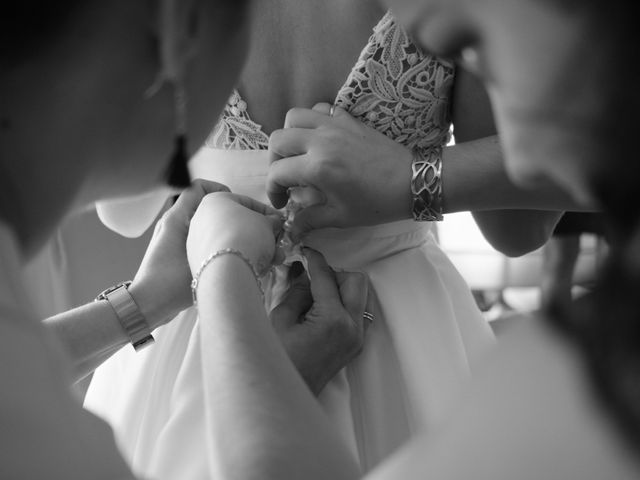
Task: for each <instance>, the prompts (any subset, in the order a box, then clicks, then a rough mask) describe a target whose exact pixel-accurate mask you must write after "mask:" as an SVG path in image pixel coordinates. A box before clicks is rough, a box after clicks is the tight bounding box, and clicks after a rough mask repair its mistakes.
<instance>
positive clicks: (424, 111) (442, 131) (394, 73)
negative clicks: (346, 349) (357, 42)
mask: <svg viewBox="0 0 640 480" xmlns="http://www.w3.org/2000/svg"><path fill="white" fill-rule="evenodd" d="M453 76H454V66H453V63H451V62H447V61H444V60H441V59H437V58H435V57H433V56H431V55H427V54H425V53H424V52H423V51H422V50H421V49H420V48H419V47H418V46H417V45H415V44H414V43H413V42H412V41H411V39H410V37H409V36H408V35H407V34H406V33H405V31H404V30H403V29H402V28H400V26H398V25H397V24H396V22H395V21H394V19H393V17H392V15H391V14H390V13H387V14H386V15H385V16H384V17H383V18H382V20H380V22H379V23H378V25H377V26H376V27H375V29H374V31H373V35H371V38H370V39H369V42H368V43H367V46H366V47H365V49H364V50H363V51H362V53H361V55H360V58H359V59H358V62H357V63H356V65H355V67H354V68H353V70H352V71H351V74H350V75H349V78H348V79H347V81H346V83H345V85H344V87H342V89H341V90H340V92H339V93H338V96H337V99H336V105H339V106H340V107H342V108H344V109H345V110H347V111H348V112H349V113H350V114H351V115H353V116H354V117H357V118H359V119H360V120H361V121H363V122H364V123H366V124H367V125H369V126H371V127H373V128H375V129H376V130H378V131H380V132H382V133H384V134H386V135H387V136H388V137H390V138H392V139H394V140H395V141H397V142H399V143H402V144H403V145H405V146H406V147H408V148H412V149H413V148H427V147H430V146H435V145H439V146H442V145H446V143H448V141H449V138H450V127H451V122H450V114H449V112H450V108H449V96H450V93H451V87H452V85H453Z"/></svg>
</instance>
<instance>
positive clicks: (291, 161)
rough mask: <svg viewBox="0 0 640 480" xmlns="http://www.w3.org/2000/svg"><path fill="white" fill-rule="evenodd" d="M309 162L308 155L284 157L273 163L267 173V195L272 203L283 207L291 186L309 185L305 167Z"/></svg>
mask: <svg viewBox="0 0 640 480" xmlns="http://www.w3.org/2000/svg"><path fill="white" fill-rule="evenodd" d="M307 163H308V158H307V156H306V155H300V156H297V157H289V158H283V159H281V160H278V161H277V162H274V163H272V164H271V168H270V169H269V174H268V175H267V195H268V197H269V200H270V201H271V204H272V205H273V206H274V207H276V208H282V207H284V206H285V205H286V204H287V200H288V199H289V194H288V190H289V187H295V186H298V185H307V181H306V179H305V169H306V166H307Z"/></svg>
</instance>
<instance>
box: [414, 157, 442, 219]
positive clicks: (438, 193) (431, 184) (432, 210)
mask: <svg viewBox="0 0 640 480" xmlns="http://www.w3.org/2000/svg"><path fill="white" fill-rule="evenodd" d="M411 170H412V175H411V195H412V196H413V219H414V220H415V221H417V222H435V221H438V222H439V221H441V220H442V147H431V148H427V149H416V150H415V151H414V152H413V163H412V164H411Z"/></svg>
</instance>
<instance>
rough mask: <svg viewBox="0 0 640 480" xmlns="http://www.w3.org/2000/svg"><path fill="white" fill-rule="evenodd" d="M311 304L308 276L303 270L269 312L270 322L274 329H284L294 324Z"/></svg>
mask: <svg viewBox="0 0 640 480" xmlns="http://www.w3.org/2000/svg"><path fill="white" fill-rule="evenodd" d="M312 304H313V297H312V296H311V287H310V284H309V278H308V277H307V275H306V273H305V272H304V270H303V272H302V273H301V274H300V275H298V276H297V277H296V278H295V280H294V281H293V283H292V284H291V286H290V287H289V291H288V292H287V294H286V296H285V298H284V300H283V301H282V302H281V303H280V305H278V306H277V307H276V308H275V309H274V310H273V311H272V312H271V315H270V317H271V322H272V323H273V326H274V328H275V329H276V330H285V329H288V328H289V327H291V326H293V325H296V324H297V323H298V321H299V319H300V317H302V316H304V314H305V313H307V312H308V311H309V309H310V308H311V305H312Z"/></svg>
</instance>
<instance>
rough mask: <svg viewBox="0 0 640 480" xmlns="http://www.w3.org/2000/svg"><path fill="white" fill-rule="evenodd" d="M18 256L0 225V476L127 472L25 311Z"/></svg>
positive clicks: (55, 349) (121, 475) (57, 352)
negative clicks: (74, 392) (76, 395)
mask: <svg viewBox="0 0 640 480" xmlns="http://www.w3.org/2000/svg"><path fill="white" fill-rule="evenodd" d="M19 259H20V253H19V249H18V248H17V245H16V242H15V239H14V237H13V235H12V233H11V232H10V231H9V230H8V229H7V227H6V226H5V225H2V224H0V478H3V479H4V478H6V479H23V478H24V479H30V480H31V479H39V478H47V479H75V478H78V479H125V478H129V479H131V478H133V475H132V474H131V472H130V470H129V468H128V467H127V465H126V464H125V462H124V460H123V459H122V457H121V456H120V453H119V452H118V450H117V448H116V445H115V442H114V438H113V433H112V432H111V430H110V428H109V427H108V426H107V425H106V424H105V423H104V422H103V421H101V420H99V419H98V418H97V417H95V416H93V415H92V414H90V413H88V412H86V411H84V410H83V409H82V406H81V404H80V401H79V399H77V398H75V397H74V394H73V393H72V390H71V380H70V378H71V377H70V375H69V374H68V372H69V364H68V362H67V361H66V357H65V355H64V354H63V353H62V350H61V349H60V348H59V346H57V344H56V341H55V340H54V339H53V338H50V337H49V336H48V334H47V332H46V330H45V329H44V327H43V326H42V325H41V323H40V322H39V320H38V319H37V318H36V316H35V315H33V314H32V313H31V308H30V306H29V303H28V300H27V298H28V297H27V295H26V293H25V290H24V286H23V285H22V280H21V278H22V277H21V266H20V260H19Z"/></svg>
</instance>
